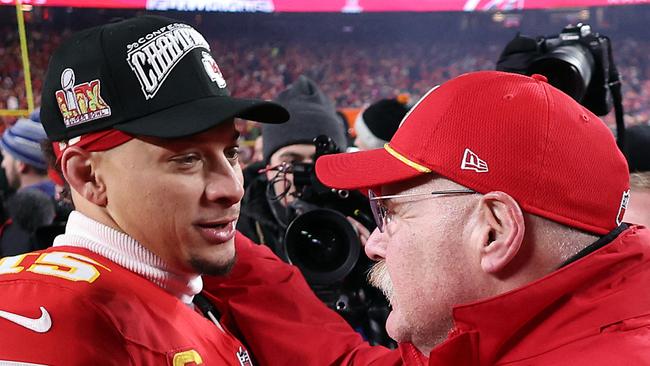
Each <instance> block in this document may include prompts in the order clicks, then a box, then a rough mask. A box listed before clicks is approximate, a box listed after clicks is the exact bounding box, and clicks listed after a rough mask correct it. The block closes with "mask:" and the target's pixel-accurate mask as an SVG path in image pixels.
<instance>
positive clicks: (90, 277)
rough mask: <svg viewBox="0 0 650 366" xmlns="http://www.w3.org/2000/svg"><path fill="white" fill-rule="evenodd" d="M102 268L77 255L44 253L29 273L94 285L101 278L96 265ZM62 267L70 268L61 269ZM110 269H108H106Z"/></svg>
mask: <svg viewBox="0 0 650 366" xmlns="http://www.w3.org/2000/svg"><path fill="white" fill-rule="evenodd" d="M93 264H94V265H98V266H101V267H103V268H106V267H104V266H102V265H101V264H99V263H97V262H96V261H94V260H92V259H90V258H88V257H86V256H83V255H80V254H75V253H66V252H51V253H43V254H41V256H40V257H38V259H36V261H35V262H34V264H32V265H31V266H30V267H29V268H28V269H27V271H29V272H34V273H38V274H44V275H48V276H56V277H61V278H65V279H66V280H70V281H86V282H89V283H93V281H95V280H96V279H97V277H99V270H97V267H95V266H94V265H93ZM60 267H68V268H67V269H61V268H60ZM106 269H108V268H106Z"/></svg>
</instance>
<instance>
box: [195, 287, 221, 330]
mask: <svg viewBox="0 0 650 366" xmlns="http://www.w3.org/2000/svg"><path fill="white" fill-rule="evenodd" d="M192 303H194V306H196V307H197V308H198V309H199V310H200V311H201V313H202V314H203V315H204V316H205V317H206V318H208V319H209V320H210V321H212V322H213V323H214V325H216V326H217V328H219V329H220V330H221V331H222V332H224V333H225V332H226V331H225V330H224V329H223V326H221V323H220V322H219V318H221V313H220V312H219V310H217V308H216V307H215V306H214V305H213V304H212V302H210V300H208V298H207V297H205V296H204V295H203V294H202V293H198V294H196V295H194V299H192Z"/></svg>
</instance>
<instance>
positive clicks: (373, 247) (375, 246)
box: [365, 229, 386, 261]
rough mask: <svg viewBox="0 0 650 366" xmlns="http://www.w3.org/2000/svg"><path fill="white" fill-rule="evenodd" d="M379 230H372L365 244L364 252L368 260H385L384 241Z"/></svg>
mask: <svg viewBox="0 0 650 366" xmlns="http://www.w3.org/2000/svg"><path fill="white" fill-rule="evenodd" d="M384 236H385V235H384V234H383V233H382V232H380V231H379V229H375V230H373V232H372V233H371V234H370V237H368V241H367V242H366V246H365V250H366V255H367V256H368V258H370V259H372V260H373V261H380V260H382V259H385V258H386V240H385V238H384Z"/></svg>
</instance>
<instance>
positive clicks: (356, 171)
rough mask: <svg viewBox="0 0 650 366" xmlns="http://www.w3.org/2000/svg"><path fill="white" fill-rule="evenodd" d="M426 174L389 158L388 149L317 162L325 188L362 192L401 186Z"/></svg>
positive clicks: (342, 155) (336, 155) (361, 152)
mask: <svg viewBox="0 0 650 366" xmlns="http://www.w3.org/2000/svg"><path fill="white" fill-rule="evenodd" d="M422 174H426V173H423V172H420V171H418V170H416V169H414V168H412V167H410V166H408V165H406V164H405V163H403V162H401V161H399V160H398V159H397V158H395V157H394V156H392V155H391V154H389V153H388V152H387V151H386V150H385V149H375V150H368V151H359V152H354V153H343V154H333V155H323V156H321V157H320V158H318V160H316V175H317V176H318V180H320V181H321V183H323V184H324V185H326V186H328V187H332V188H337V189H361V188H372V187H378V186H382V185H385V184H390V183H395V182H400V181H403V180H406V179H410V178H415V177H417V176H419V175H422Z"/></svg>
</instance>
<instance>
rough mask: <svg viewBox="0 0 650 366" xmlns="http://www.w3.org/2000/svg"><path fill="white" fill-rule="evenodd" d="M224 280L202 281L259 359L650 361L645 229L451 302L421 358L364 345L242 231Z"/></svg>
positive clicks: (519, 363)
mask: <svg viewBox="0 0 650 366" xmlns="http://www.w3.org/2000/svg"><path fill="white" fill-rule="evenodd" d="M237 251H238V262H237V264H236V265H235V269H234V271H233V273H232V275H231V276H230V278H228V279H226V280H225V281H224V280H223V279H218V278H213V277H211V278H204V282H205V288H206V290H208V291H210V292H212V293H213V294H215V295H216V296H217V297H219V298H220V299H221V302H220V305H219V307H220V308H221V310H222V311H223V312H224V314H225V318H224V319H227V320H228V322H232V323H234V324H236V328H237V329H238V331H239V334H240V335H241V337H240V338H242V339H246V344H247V345H248V346H249V348H250V349H251V350H252V353H253V354H254V355H255V356H256V357H257V359H258V360H259V363H260V364H264V365H397V364H405V365H417V366H420V365H427V364H429V365H432V366H433V365H435V366H446V365H450V366H451V365H453V366H466V365H467V366H469V365H472V366H487V365H508V366H524V365H526V366H535V365H567V366H568V365H571V366H575V365H578V366H580V365H585V366H587V365H589V366H599V365H602V366H605V365H607V366H617V365H620V366H623V365H625V366H628V365H635V366H637V365H640V366H643V365H650V291H648V286H650V231H649V230H647V229H645V228H642V227H632V228H630V229H627V230H626V231H624V232H623V233H621V234H620V235H619V236H618V237H617V238H616V239H615V240H613V241H612V242H611V243H609V244H607V245H605V246H604V247H602V248H600V249H598V250H597V251H595V252H593V253H591V254H589V255H587V256H586V257H584V258H582V259H579V260H577V261H575V262H573V263H571V264H569V265H567V266H565V267H563V268H561V269H559V270H557V271H555V272H553V273H551V274H550V275H548V276H546V277H544V278H541V279H539V280H537V281H535V282H533V283H530V284H528V285H526V286H524V287H521V288H518V289H516V290H513V291H510V292H508V293H506V294H503V295H500V296H496V297H493V298H490V299H486V300H483V301H479V302H476V303H472V304H467V305H461V306H458V307H456V308H455V309H454V314H453V315H454V319H455V323H456V327H455V329H454V330H452V332H450V336H449V339H448V340H447V341H446V342H445V343H443V344H441V345H439V346H438V347H436V348H435V349H434V350H433V351H432V352H431V354H430V355H429V356H430V358H429V359H427V358H426V357H424V356H423V355H422V354H421V353H420V352H418V351H417V350H416V349H415V347H413V346H412V345H410V344H401V345H400V349H399V353H400V355H401V360H400V359H399V358H397V352H389V351H387V350H385V349H383V348H379V347H369V346H368V345H367V344H365V343H362V342H361V341H360V340H359V339H358V336H355V335H354V334H352V333H350V330H349V328H347V327H346V326H345V324H343V323H341V320H340V319H338V317H336V316H335V315H334V314H332V313H330V312H328V311H326V309H325V307H324V305H322V304H320V301H319V300H318V299H317V298H316V297H315V296H314V295H313V294H311V291H309V288H308V286H307V284H306V283H305V282H304V280H303V279H302V276H300V274H299V272H298V270H297V269H296V268H294V267H292V266H287V265H286V264H284V263H282V262H281V261H280V260H278V259H277V258H276V257H275V256H274V255H273V254H271V252H270V251H269V250H268V249H267V248H265V247H263V246H258V245H255V244H251V243H250V242H249V241H247V240H243V238H241V237H239V238H238V241H237Z"/></svg>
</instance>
